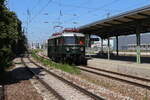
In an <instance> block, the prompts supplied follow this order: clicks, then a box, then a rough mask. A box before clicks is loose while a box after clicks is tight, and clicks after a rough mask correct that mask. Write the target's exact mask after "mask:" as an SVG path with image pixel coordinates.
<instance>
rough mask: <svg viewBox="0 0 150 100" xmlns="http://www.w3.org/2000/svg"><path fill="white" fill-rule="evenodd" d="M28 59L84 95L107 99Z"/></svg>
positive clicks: (98, 99) (99, 99)
mask: <svg viewBox="0 0 150 100" xmlns="http://www.w3.org/2000/svg"><path fill="white" fill-rule="evenodd" d="M28 59H29V61H30V62H31V63H33V64H34V65H36V66H37V67H39V68H40V69H42V70H44V71H45V72H47V73H49V74H50V75H52V76H54V77H55V78H57V79H58V80H60V81H62V82H64V83H65V84H67V85H69V86H71V87H73V88H75V89H76V90H78V91H80V92H81V93H83V94H84V95H86V96H88V97H90V98H92V99H94V100H105V99H104V98H103V97H100V96H97V95H95V94H93V93H91V92H89V91H87V90H86V89H84V88H82V87H80V86H78V85H76V84H74V83H72V82H70V81H68V80H66V79H64V78H62V77H60V76H58V75H57V74H54V73H53V72H51V71H49V70H47V69H45V68H43V66H40V65H38V64H37V63H35V62H34V61H32V60H31V59H30V58H28Z"/></svg>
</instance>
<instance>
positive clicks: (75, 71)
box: [31, 50, 81, 74]
mask: <svg viewBox="0 0 150 100" xmlns="http://www.w3.org/2000/svg"><path fill="white" fill-rule="evenodd" d="M37 52H39V50H34V51H32V53H31V56H32V57H33V58H34V59H36V60H37V61H39V62H40V63H42V64H44V65H45V66H48V67H53V68H56V69H60V70H62V71H65V72H68V73H70V74H80V72H81V71H80V69H78V68H77V67H76V66H73V65H69V64H61V63H56V62H54V61H52V60H49V59H45V58H42V57H40V56H38V55H36V53H37Z"/></svg>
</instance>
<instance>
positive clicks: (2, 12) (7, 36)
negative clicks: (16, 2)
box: [0, 0, 26, 73]
mask: <svg viewBox="0 0 150 100" xmlns="http://www.w3.org/2000/svg"><path fill="white" fill-rule="evenodd" d="M7 6H8V5H7V0H0V73H1V72H3V71H4V69H5V68H7V67H9V66H11V65H12V60H13V58H14V57H16V56H18V55H20V54H22V53H24V52H25V50H26V37H25V35H24V31H23V30H22V23H21V21H20V20H19V19H18V17H17V15H16V13H15V12H13V11H10V9H9V8H7Z"/></svg>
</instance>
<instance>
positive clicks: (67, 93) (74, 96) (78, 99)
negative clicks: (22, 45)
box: [24, 59, 93, 100]
mask: <svg viewBox="0 0 150 100" xmlns="http://www.w3.org/2000/svg"><path fill="white" fill-rule="evenodd" d="M24 60H25V61H26V62H29V60H27V59H24ZM27 65H28V66H30V68H32V70H33V71H36V72H37V73H38V76H39V77H40V78H42V79H43V80H44V81H45V82H47V83H48V84H49V85H50V86H51V87H53V88H54V89H55V90H56V91H57V92H58V93H59V94H60V95H62V96H63V97H64V98H65V99H66V100H93V99H92V98H90V97H89V96H87V95H85V94H83V93H81V92H80V91H78V90H76V89H74V88H73V87H71V86H69V85H67V84H66V83H64V82H62V81H60V80H58V79H56V78H55V77H53V76H52V75H49V74H48V73H47V72H45V71H42V70H37V69H38V68H37V67H36V66H35V65H34V64H32V63H28V64H27Z"/></svg>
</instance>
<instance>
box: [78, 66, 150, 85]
mask: <svg viewBox="0 0 150 100" xmlns="http://www.w3.org/2000/svg"><path fill="white" fill-rule="evenodd" d="M81 67H85V68H89V69H94V70H97V71H102V72H106V73H110V74H115V75H120V76H124V77H129V78H133V79H137V80H141V81H146V82H150V79H146V78H142V77H137V76H132V75H127V74H123V73H118V72H114V71H109V70H105V69H100V68H94V67H90V66H81Z"/></svg>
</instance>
